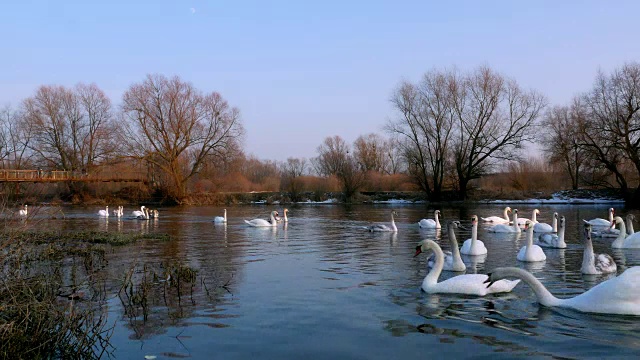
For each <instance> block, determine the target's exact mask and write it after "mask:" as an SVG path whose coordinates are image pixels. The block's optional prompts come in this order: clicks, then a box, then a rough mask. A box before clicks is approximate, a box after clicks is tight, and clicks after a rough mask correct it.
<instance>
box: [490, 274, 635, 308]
mask: <svg viewBox="0 0 640 360" xmlns="http://www.w3.org/2000/svg"><path fill="white" fill-rule="evenodd" d="M508 277H516V278H519V279H521V280H522V281H524V282H525V283H526V284H527V285H529V286H530V287H531V288H532V289H533V292H534V293H535V294H536V298H537V299H538V302H539V303H540V304H542V305H544V306H548V307H563V308H569V309H574V310H577V311H581V312H587V313H600V314H619V315H640V282H638V281H637V279H638V277H640V267H638V266H634V267H631V268H628V269H627V270H626V271H625V272H623V273H622V274H620V275H619V276H617V277H614V278H611V279H609V280H607V281H603V282H601V283H599V284H598V285H596V286H594V287H592V288H591V289H589V290H588V291H586V292H584V293H582V294H580V295H578V296H575V297H572V298H567V299H559V298H557V297H555V296H553V295H552V294H551V293H550V292H549V290H547V288H545V286H544V285H542V283H541V282H540V280H538V279H536V278H535V276H533V275H532V274H531V273H530V272H528V271H526V270H523V269H519V268H515V267H504V268H496V269H494V270H493V271H492V272H491V273H489V281H488V283H489V285H491V283H492V282H493V281H496V280H501V279H505V278H508Z"/></svg>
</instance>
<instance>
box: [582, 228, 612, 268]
mask: <svg viewBox="0 0 640 360" xmlns="http://www.w3.org/2000/svg"><path fill="white" fill-rule="evenodd" d="M617 270H618V269H617V267H616V262H615V261H613V258H612V257H611V255H609V254H594V253H593V242H592V241H591V224H589V223H585V224H584V253H583V255H582V267H581V268H580V271H581V272H582V273H583V274H587V275H598V274H609V273H614V272H616V271H617Z"/></svg>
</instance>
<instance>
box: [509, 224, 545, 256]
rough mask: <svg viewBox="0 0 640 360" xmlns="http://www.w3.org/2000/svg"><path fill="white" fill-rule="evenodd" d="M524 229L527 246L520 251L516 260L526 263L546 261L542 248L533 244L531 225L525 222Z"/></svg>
mask: <svg viewBox="0 0 640 360" xmlns="http://www.w3.org/2000/svg"><path fill="white" fill-rule="evenodd" d="M524 228H525V230H526V231H527V245H525V246H523V247H522V248H521V249H520V251H519V252H518V256H517V257H516V258H517V259H518V260H520V261H526V262H535V261H545V260H547V256H546V255H545V254H544V251H542V248H541V247H540V246H538V245H535V244H534V243H533V223H532V222H531V221H527V223H526V224H525V225H524Z"/></svg>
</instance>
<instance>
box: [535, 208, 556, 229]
mask: <svg viewBox="0 0 640 360" xmlns="http://www.w3.org/2000/svg"><path fill="white" fill-rule="evenodd" d="M533 232H537V233H556V232H558V213H557V212H554V213H553V219H552V220H551V225H549V224H547V223H541V222H535V223H534V224H533Z"/></svg>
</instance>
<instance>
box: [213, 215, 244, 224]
mask: <svg viewBox="0 0 640 360" xmlns="http://www.w3.org/2000/svg"><path fill="white" fill-rule="evenodd" d="M245 221H246V220H245ZM213 222H217V223H223V222H226V221H225V220H224V217H222V216H216V217H214V218H213Z"/></svg>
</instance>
